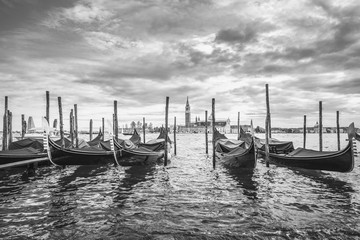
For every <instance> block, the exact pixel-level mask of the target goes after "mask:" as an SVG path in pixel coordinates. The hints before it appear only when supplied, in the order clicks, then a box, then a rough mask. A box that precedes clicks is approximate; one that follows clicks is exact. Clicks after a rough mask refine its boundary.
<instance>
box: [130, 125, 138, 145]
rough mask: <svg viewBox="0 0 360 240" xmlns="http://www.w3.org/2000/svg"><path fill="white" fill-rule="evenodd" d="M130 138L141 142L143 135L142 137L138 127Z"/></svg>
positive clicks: (135, 142) (135, 141)
mask: <svg viewBox="0 0 360 240" xmlns="http://www.w3.org/2000/svg"><path fill="white" fill-rule="evenodd" d="M129 140H130V141H131V142H133V143H134V144H136V145H137V144H139V143H140V142H141V137H140V135H139V133H138V132H137V131H136V129H134V133H133V135H132V136H131V138H130V139H129Z"/></svg>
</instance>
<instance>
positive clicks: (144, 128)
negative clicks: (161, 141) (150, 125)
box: [143, 117, 146, 143]
mask: <svg viewBox="0 0 360 240" xmlns="http://www.w3.org/2000/svg"><path fill="white" fill-rule="evenodd" d="M145 130H146V126H145V117H143V138H144V139H143V141H144V143H145Z"/></svg>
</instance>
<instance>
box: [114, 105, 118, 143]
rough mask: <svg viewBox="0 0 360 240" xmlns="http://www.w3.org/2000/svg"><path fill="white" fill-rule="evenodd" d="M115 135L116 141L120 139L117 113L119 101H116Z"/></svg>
mask: <svg viewBox="0 0 360 240" xmlns="http://www.w3.org/2000/svg"><path fill="white" fill-rule="evenodd" d="M114 133H115V139H116V140H118V139H119V125H118V111H117V101H116V100H115V101H114Z"/></svg>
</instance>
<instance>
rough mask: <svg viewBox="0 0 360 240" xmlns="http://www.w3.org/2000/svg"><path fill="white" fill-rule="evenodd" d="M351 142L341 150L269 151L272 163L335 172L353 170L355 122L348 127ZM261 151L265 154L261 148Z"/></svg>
mask: <svg viewBox="0 0 360 240" xmlns="http://www.w3.org/2000/svg"><path fill="white" fill-rule="evenodd" d="M348 135H349V142H348V144H347V146H346V147H345V148H344V149H342V150H340V151H316V150H311V149H305V148H297V149H295V150H293V151H291V152H289V153H274V152H269V160H270V162H272V163H275V164H279V165H283V166H287V167H295V168H304V169H313V170H325V171H334V172H351V171H352V170H353V168H354V151H353V138H354V137H355V128H354V123H352V124H350V126H349V128H348ZM259 153H260V154H261V155H263V156H265V151H263V150H262V149H261V148H260V149H259Z"/></svg>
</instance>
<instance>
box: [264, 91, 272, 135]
mask: <svg viewBox="0 0 360 240" xmlns="http://www.w3.org/2000/svg"><path fill="white" fill-rule="evenodd" d="M265 88H266V115H268V116H269V117H268V124H269V133H268V135H269V138H271V114H270V100H269V84H265Z"/></svg>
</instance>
